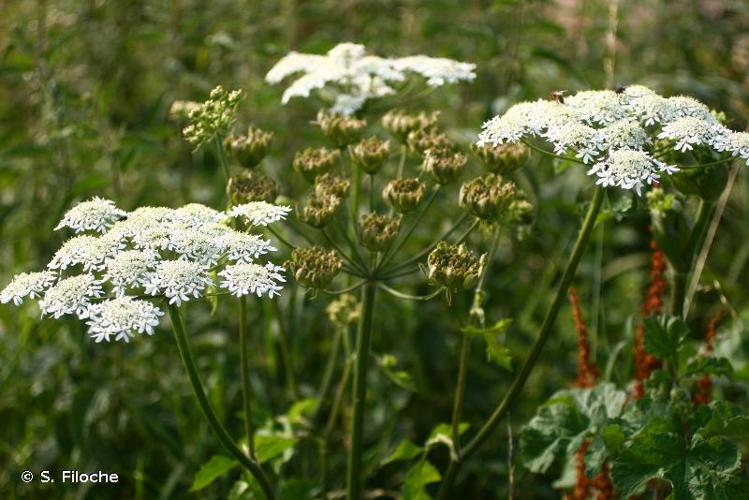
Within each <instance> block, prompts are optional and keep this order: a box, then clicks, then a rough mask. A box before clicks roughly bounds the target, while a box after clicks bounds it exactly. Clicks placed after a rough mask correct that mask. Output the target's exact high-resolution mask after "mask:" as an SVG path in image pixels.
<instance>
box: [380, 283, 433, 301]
mask: <svg viewBox="0 0 749 500" xmlns="http://www.w3.org/2000/svg"><path fill="white" fill-rule="evenodd" d="M377 286H379V287H380V288H381V289H382V290H384V291H385V292H387V293H389V294H390V295H392V296H393V297H396V298H398V299H402V300H415V301H419V302H427V301H429V300H432V299H433V298H435V297H436V296H437V295H439V294H441V293H442V292H443V291H444V288H443V287H440V288H438V289H437V290H435V291H434V292H432V293H430V294H428V295H411V294H410V293H404V292H401V291H400V290H396V289H395V288H392V287H389V286H387V285H386V284H385V283H378V284H377Z"/></svg>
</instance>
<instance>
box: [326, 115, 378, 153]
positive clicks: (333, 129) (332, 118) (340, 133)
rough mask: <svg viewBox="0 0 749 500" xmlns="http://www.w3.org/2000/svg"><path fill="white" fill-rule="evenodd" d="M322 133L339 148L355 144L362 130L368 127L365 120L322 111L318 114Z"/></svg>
mask: <svg viewBox="0 0 749 500" xmlns="http://www.w3.org/2000/svg"><path fill="white" fill-rule="evenodd" d="M315 123H316V124H317V126H319V127H320V129H321V130H322V133H323V134H324V135H325V137H327V138H328V139H330V140H331V141H332V142H333V144H335V145H336V147H338V148H343V147H346V146H348V145H349V144H353V143H354V142H356V141H357V140H359V138H360V137H361V133H362V130H364V127H365V126H366V125H367V122H366V121H364V120H359V119H358V118H354V117H353V116H348V115H342V114H338V113H330V112H327V111H324V110H320V112H319V113H317V121H316V122H315Z"/></svg>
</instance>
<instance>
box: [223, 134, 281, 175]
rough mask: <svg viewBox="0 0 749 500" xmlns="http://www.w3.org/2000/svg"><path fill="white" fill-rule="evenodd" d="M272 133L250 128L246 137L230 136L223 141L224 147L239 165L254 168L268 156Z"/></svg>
mask: <svg viewBox="0 0 749 500" xmlns="http://www.w3.org/2000/svg"><path fill="white" fill-rule="evenodd" d="M272 141H273V133H272V132H265V131H263V130H260V129H259V128H255V127H250V128H249V130H247V134H246V135H230V136H227V137H226V139H224V147H225V148H226V150H227V151H228V152H229V154H230V155H231V156H232V158H234V159H235V160H236V161H237V162H238V163H239V164H240V165H242V166H243V167H245V168H255V167H256V166H257V165H258V164H260V162H261V161H263V158H265V156H266V155H267V154H268V150H269V149H270V145H271V142H272Z"/></svg>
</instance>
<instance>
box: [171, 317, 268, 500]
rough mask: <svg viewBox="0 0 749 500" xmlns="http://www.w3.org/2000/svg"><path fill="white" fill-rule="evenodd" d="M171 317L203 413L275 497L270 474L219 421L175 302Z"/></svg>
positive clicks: (237, 455) (221, 440) (212, 427)
mask: <svg viewBox="0 0 749 500" xmlns="http://www.w3.org/2000/svg"><path fill="white" fill-rule="evenodd" d="M169 318H170V319H171V320H172V327H173V328H174V336H175V338H176V340H177V348H178V349H179V354H180V356H181V357H182V363H183V364H184V366H185V371H186V372H187V377H188V378H189V379H190V385H192V389H193V392H194V394H195V398H196V399H197V400H198V404H199V405H200V409H201V410H202V411H203V415H204V416H205V418H206V420H207V421H208V425H210V427H211V430H212V431H213V432H214V433H215V434H216V437H217V438H218V440H219V442H221V444H222V445H223V446H224V448H226V451H228V452H229V454H231V455H232V456H233V457H234V458H235V459H236V460H237V461H238V462H239V463H240V464H242V466H243V467H244V468H245V469H247V471H248V472H249V473H250V474H252V477H254V478H255V479H256V480H257V482H258V484H259V485H260V487H261V488H262V490H263V493H264V494H265V497H266V498H268V499H269V500H272V499H274V498H275V494H274V493H273V488H272V486H271V484H270V481H269V480H268V476H266V475H265V472H264V471H263V469H262V467H261V466H260V464H259V463H258V462H257V460H255V459H253V458H251V457H248V456H247V455H245V454H244V453H243V452H242V450H240V449H239V447H238V446H237V445H236V444H235V443H234V441H233V440H232V438H231V436H229V433H228V432H227V431H226V429H224V427H223V426H222V425H221V423H220V422H219V421H218V417H216V414H215V413H214V411H213V408H211V404H210V402H209V401H208V396H206V394H205V389H204V388H203V382H202V381H201V380H200V375H199V374H198V369H197V367H196V366H195V359H194V358H193V355H192V351H191V350H190V344H189V343H188V342H187V335H186V334H185V325H184V324H183V322H182V317H181V316H180V313H179V308H178V307H177V306H175V305H173V304H170V305H169Z"/></svg>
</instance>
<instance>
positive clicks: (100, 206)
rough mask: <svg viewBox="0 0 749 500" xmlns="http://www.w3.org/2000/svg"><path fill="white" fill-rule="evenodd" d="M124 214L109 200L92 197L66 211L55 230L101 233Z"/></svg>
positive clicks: (124, 213)
mask: <svg viewBox="0 0 749 500" xmlns="http://www.w3.org/2000/svg"><path fill="white" fill-rule="evenodd" d="M126 214H127V212H125V211H124V210H120V209H119V208H117V207H116V206H115V205H114V202H112V201H111V200H105V199H104V198H99V197H98V196H94V197H93V198H92V199H91V200H89V201H84V202H82V203H79V204H77V205H76V206H74V207H73V208H71V209H70V210H68V211H67V212H66V213H65V216H64V217H63V218H62V220H61V221H60V223H59V224H58V225H57V227H55V229H62V228H63V227H69V228H70V229H73V230H74V231H75V232H76V233H80V232H82V231H97V232H99V233H103V232H105V231H106V230H107V229H108V228H110V227H111V226H112V225H113V224H114V223H115V222H117V221H118V220H119V219H121V218H122V217H124V216H125V215H126Z"/></svg>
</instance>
